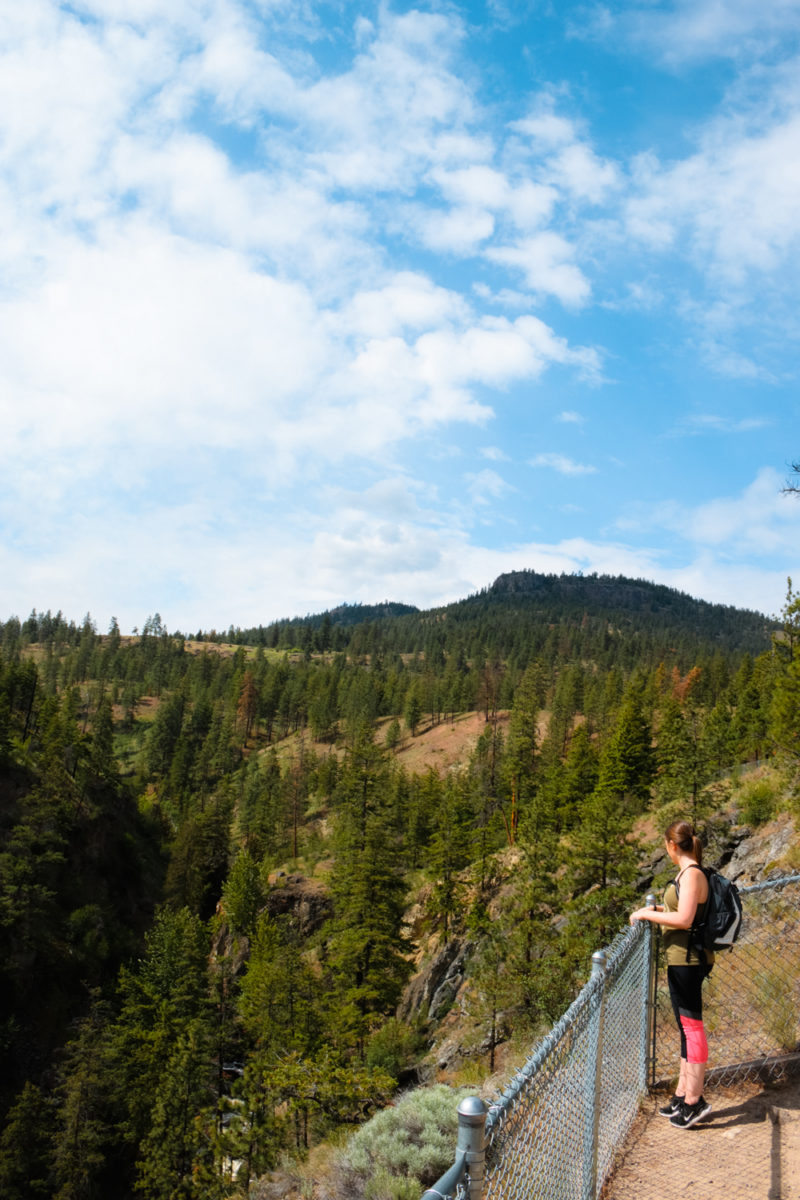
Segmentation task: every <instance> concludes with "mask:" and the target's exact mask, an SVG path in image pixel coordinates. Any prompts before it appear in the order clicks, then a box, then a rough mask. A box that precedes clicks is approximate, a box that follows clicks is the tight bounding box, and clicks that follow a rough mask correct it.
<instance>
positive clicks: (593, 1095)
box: [583, 950, 608, 1200]
mask: <svg viewBox="0 0 800 1200" xmlns="http://www.w3.org/2000/svg"><path fill="white" fill-rule="evenodd" d="M607 963H608V959H607V958H606V954H605V951H603V950H595V952H594V954H593V955H592V976H591V977H592V979H599V987H598V999H597V1009H596V1012H595V1014H594V1018H593V1020H592V1033H591V1041H590V1053H589V1062H588V1064H587V1066H588V1070H587V1075H586V1085H587V1087H586V1128H585V1133H584V1146H583V1200H595V1197H596V1196H597V1157H598V1140H599V1135H600V1092H601V1084H602V1075H603V1011H604V1009H605V998H606V966H607Z"/></svg>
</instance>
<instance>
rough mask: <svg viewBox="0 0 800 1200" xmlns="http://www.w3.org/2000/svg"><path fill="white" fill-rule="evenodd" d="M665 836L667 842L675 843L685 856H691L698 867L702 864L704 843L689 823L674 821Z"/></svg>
mask: <svg viewBox="0 0 800 1200" xmlns="http://www.w3.org/2000/svg"><path fill="white" fill-rule="evenodd" d="M664 836H665V837H666V839H667V841H669V842H674V843H675V845H676V846H677V847H678V849H679V850H682V851H683V853H684V854H691V856H692V858H694V859H695V860H696V862H697V864H698V866H699V865H700V864H701V863H702V861H703V843H702V842H701V841H700V838H699V837H697V836H696V834H695V832H694V829H693V828H692V826H691V825H690V824H689V822H688V821H673V822H672V824H671V825H670V827H669V829H668V830H667V832H666V834H665V835H664Z"/></svg>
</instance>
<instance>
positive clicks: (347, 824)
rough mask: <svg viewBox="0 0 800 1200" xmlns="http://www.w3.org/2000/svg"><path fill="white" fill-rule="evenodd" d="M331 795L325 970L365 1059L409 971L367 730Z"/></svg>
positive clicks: (380, 771)
mask: <svg viewBox="0 0 800 1200" xmlns="http://www.w3.org/2000/svg"><path fill="white" fill-rule="evenodd" d="M337 793H338V812H337V825H336V834H335V849H336V861H335V866H334V870H333V874H332V876H331V890H332V894H333V901H334V917H333V920H332V923H331V928H330V940H329V943H328V964H329V968H330V971H331V974H332V979H333V984H334V988H335V993H336V1000H337V1011H336V1020H337V1023H338V1025H339V1027H340V1029H341V1030H342V1033H343V1035H344V1036H345V1037H348V1036H349V1037H351V1038H353V1039H354V1042H355V1044H356V1046H357V1048H358V1050H359V1053H360V1054H362V1055H363V1050H364V1043H365V1040H366V1037H367V1035H368V1033H369V1031H370V1028H371V1026H372V1024H373V1022H374V1021H375V1020H376V1019H377V1018H378V1016H379V1015H381V1014H386V1013H388V1012H389V1011H391V1009H392V1008H393V1007H394V1006H395V1005H396V1003H397V1000H398V999H399V996H400V991H401V988H402V986H403V983H404V982H405V979H406V978H407V976H408V974H409V971H410V963H409V960H408V958H407V956H406V952H407V942H406V939H405V938H404V936H403V933H402V918H403V900H404V881H403V877H402V874H401V872H400V870H399V868H398V856H397V851H396V848H395V847H394V846H393V845H392V841H391V839H390V838H389V837H387V824H388V822H387V812H386V807H387V798H388V796H389V793H390V788H389V781H388V767H387V764H386V760H385V758H384V751H383V750H382V748H381V747H379V746H377V745H376V744H375V742H374V738H373V735H372V731H371V730H369V729H368V728H367V727H364V728H363V729H362V730H361V732H360V735H359V737H358V739H357V741H356V742H355V744H354V745H353V746H352V747H350V748H349V749H348V753H347V757H346V759H345V763H344V766H343V770H342V777H341V779H340V782H339V786H338V788H337Z"/></svg>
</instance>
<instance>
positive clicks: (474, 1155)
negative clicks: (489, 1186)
mask: <svg viewBox="0 0 800 1200" xmlns="http://www.w3.org/2000/svg"><path fill="white" fill-rule="evenodd" d="M488 1111H489V1110H488V1109H487V1107H486V1105H485V1104H484V1102H483V1101H482V1100H481V1098H480V1096H466V1097H465V1098H464V1099H463V1100H462V1101H461V1103H460V1104H459V1106H458V1142H457V1144H456V1150H457V1151H459V1150H465V1151H466V1155H467V1172H468V1174H469V1193H468V1195H469V1200H483V1173H484V1166H485V1163H486V1114H487V1112H488Z"/></svg>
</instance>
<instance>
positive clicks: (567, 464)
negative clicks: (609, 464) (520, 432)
mask: <svg viewBox="0 0 800 1200" xmlns="http://www.w3.org/2000/svg"><path fill="white" fill-rule="evenodd" d="M528 462H529V465H530V466H531V467H551V468H552V469H553V470H554V471H558V473H559V475H594V474H595V472H596V471H597V467H592V466H589V465H587V464H586V463H579V462H575V460H574V459H572V458H567V456H566V455H565V454H555V453H546V454H536V455H535V456H534V457H533V458H531V459H529V460H528Z"/></svg>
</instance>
